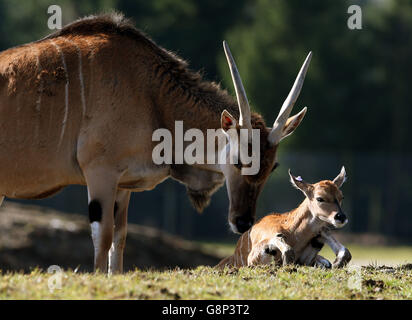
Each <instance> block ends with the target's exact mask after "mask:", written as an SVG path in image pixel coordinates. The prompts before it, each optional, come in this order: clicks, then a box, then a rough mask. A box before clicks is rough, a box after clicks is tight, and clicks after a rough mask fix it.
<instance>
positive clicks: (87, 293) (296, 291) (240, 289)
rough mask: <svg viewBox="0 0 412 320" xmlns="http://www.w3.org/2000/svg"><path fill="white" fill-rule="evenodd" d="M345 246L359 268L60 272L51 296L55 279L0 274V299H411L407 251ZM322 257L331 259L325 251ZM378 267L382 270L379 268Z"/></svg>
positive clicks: (410, 253) (218, 248) (222, 248)
mask: <svg viewBox="0 0 412 320" xmlns="http://www.w3.org/2000/svg"><path fill="white" fill-rule="evenodd" d="M202 245H203V247H204V248H205V249H206V250H210V251H212V250H213V251H214V252H215V253H217V254H219V255H221V256H226V255H228V254H231V253H232V252H233V248H234V247H233V244H223V245H222V244H219V245H216V244H213V243H203V244H202ZM348 247H349V249H350V250H351V252H352V255H353V264H354V265H360V264H363V266H362V267H356V268H352V267H347V268H344V269H340V270H324V269H315V268H311V267H299V266H287V267H276V266H262V267H255V268H241V269H239V270H235V269H225V270H223V271H221V270H217V269H214V268H210V267H198V268H196V269H191V270H182V269H175V270H167V271H156V270H135V271H134V272H129V273H126V274H124V275H116V276H110V277H108V276H106V275H102V274H97V275H95V274H86V273H75V272H73V271H66V272H63V273H62V274H61V288H60V289H55V290H53V291H50V290H49V283H51V284H52V285H53V284H56V282H53V279H56V278H57V277H56V275H54V276H53V275H51V274H48V273H47V272H43V271H41V270H38V269H35V270H34V271H32V272H31V273H30V274H22V273H3V274H0V299H235V300H236V299H412V264H411V263H409V264H406V262H407V261H409V262H411V261H412V249H411V248H410V247H362V246H355V245H353V246H348ZM322 254H323V255H324V256H325V257H328V258H329V259H333V253H332V252H331V251H328V250H325V251H322ZM384 262H385V263H387V265H388V266H379V264H382V263H384ZM401 263H404V264H403V266H401V265H400V264H401ZM365 264H366V265H365ZM396 264H397V266H396ZM389 265H390V266H389Z"/></svg>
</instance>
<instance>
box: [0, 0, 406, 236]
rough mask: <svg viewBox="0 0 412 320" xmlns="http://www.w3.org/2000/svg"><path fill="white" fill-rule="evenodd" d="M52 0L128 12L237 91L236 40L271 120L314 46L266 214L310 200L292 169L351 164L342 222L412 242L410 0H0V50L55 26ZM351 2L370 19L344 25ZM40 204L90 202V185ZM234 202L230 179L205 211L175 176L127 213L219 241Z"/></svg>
mask: <svg viewBox="0 0 412 320" xmlns="http://www.w3.org/2000/svg"><path fill="white" fill-rule="evenodd" d="M52 4H58V5H60V6H61V7H62V9H63V22H64V23H68V22H71V21H73V20H75V19H77V18H79V17H82V16H84V15H89V14H92V13H99V12H104V11H109V10H110V9H113V8H114V9H116V10H119V11H122V12H123V13H124V14H125V15H126V16H127V17H131V18H133V19H134V21H135V23H136V26H137V27H138V28H140V29H142V30H143V31H145V32H146V33H147V34H149V35H150V36H151V37H152V38H153V39H154V40H155V41H156V42H157V43H158V44H159V45H161V46H163V47H165V48H167V49H169V50H172V51H174V52H176V53H177V54H178V55H180V56H181V57H182V58H184V59H186V60H188V61H189V63H190V66H191V68H192V69H195V70H202V71H203V73H204V75H205V78H207V79H209V80H214V81H218V82H222V84H223V86H224V87H225V88H227V89H228V90H230V91H231V92H233V86H232V83H231V80H230V75H229V72H228V67H227V65H226V61H225V58H224V54H223V49H222V40H223V39H226V40H228V42H229V44H230V46H231V50H232V52H233V54H234V56H235V59H236V61H237V64H238V67H239V70H240V73H241V75H242V79H243V82H244V85H245V88H246V91H247V93H248V97H249V99H250V101H251V103H252V108H253V109H254V110H255V111H258V112H261V113H262V114H263V115H264V117H265V119H266V121H267V124H268V125H270V124H272V123H273V121H274V119H275V117H276V115H277V113H278V111H279V109H280V106H281V104H282V103H283V100H284V98H285V97H286V95H287V94H288V92H289V89H290V87H291V85H292V83H293V80H294V78H295V76H296V74H297V71H298V69H299V68H300V66H301V64H302V61H303V60H304V58H305V56H306V54H307V53H308V51H313V59H312V63H311V66H310V68H309V71H308V75H307V77H306V81H305V85H304V88H303V90H302V93H301V95H300V98H299V100H298V102H297V105H296V107H295V112H297V111H299V110H300V109H301V108H302V107H303V106H308V113H307V115H306V117H305V119H304V121H303V123H302V125H301V126H300V127H299V128H298V130H297V131H296V133H295V134H293V135H292V136H291V137H290V138H288V139H286V140H285V141H284V142H282V145H281V147H280V150H279V158H280V164H281V166H280V167H279V169H277V170H276V171H275V173H274V174H273V175H272V177H271V179H270V181H269V182H268V184H267V185H266V187H265V189H264V192H263V194H262V195H261V197H260V199H259V203H258V212H257V214H258V216H262V215H264V214H267V213H269V212H271V211H278V212H282V211H285V210H290V209H292V208H294V207H296V206H297V205H298V203H299V202H300V201H301V200H302V199H303V196H302V195H301V194H300V193H299V192H298V191H297V190H295V189H294V188H292V187H291V186H290V184H289V182H288V177H287V169H288V168H291V169H292V170H293V172H294V173H295V174H297V175H302V177H303V178H304V179H305V180H307V181H310V182H316V181H318V180H323V179H332V178H334V177H335V176H336V175H337V174H338V173H339V171H340V168H341V166H342V165H345V167H346V170H347V174H348V177H349V179H348V181H347V183H346V184H345V185H344V187H343V191H344V194H345V203H344V209H345V211H346V212H347V214H348V215H349V217H350V222H349V224H348V226H347V227H345V230H346V231H350V232H354V233H364V232H369V233H379V234H382V235H386V236H392V237H397V238H399V239H401V240H403V241H408V242H411V241H412V234H411V230H412V212H411V211H412V210H411V208H412V179H411V178H412V153H411V151H412V148H411V143H410V138H411V137H412V135H411V133H412V126H411V125H410V122H411V120H412V117H411V114H412V88H411V77H412V76H411V74H412V64H411V60H412V41H411V35H412V1H407V0H398V1H395V0H387V1H383V0H381V1H378V0H369V1H366V0H365V1H343V0H335V1H320V0H317V1H301V0H288V1H280V0H255V1H252V0H236V1H229V0H196V1H195V0H180V1H174V0H155V1H146V0H135V1H128V0H89V1H81V2H80V1H68V0H66V1H65V0H61V1H59V0H54V1H47V0H37V1H36V0H28V1H11V0H0V49H2V50H3V49H7V48H9V47H12V46H15V45H18V44H22V43H25V42H29V41H33V40H37V39H39V38H40V37H42V36H45V35H46V34H48V33H50V30H48V28H47V19H48V17H49V16H48V15H47V8H48V6H49V5H52ZM351 4H358V5H360V6H361V8H362V29H361V30H350V29H349V28H348V26H347V20H348V18H349V17H350V14H348V13H347V10H348V7H349V6H350V5H351ZM199 120H200V121H201V119H199ZM32 202H33V201H32ZM26 203H27V201H26ZM33 203H35V204H40V205H44V206H50V207H53V208H56V209H59V210H63V211H66V212H79V213H83V214H86V212H87V196H86V190H85V188H84V187H78V186H72V187H69V188H67V189H65V191H63V192H62V193H60V194H59V195H57V196H55V197H53V198H51V199H47V200H41V201H35V202H33ZM227 209H228V199H227V193H226V188H225V187H223V188H221V189H220V190H219V192H218V193H217V194H215V196H214V197H213V198H212V203H211V205H210V207H209V208H207V209H206V210H205V212H204V213H203V214H202V215H199V214H197V213H196V212H195V210H194V209H193V208H192V207H191V206H190V203H189V200H188V198H187V196H186V193H185V189H184V187H183V186H181V185H179V184H178V183H177V182H174V181H171V180H168V181H166V182H165V183H163V184H161V185H159V186H158V187H157V188H156V189H155V190H153V191H150V192H142V193H135V194H133V196H132V201H131V206H130V210H129V221H130V222H136V223H140V224H145V225H150V226H155V227H158V228H161V229H163V230H166V231H168V232H171V233H174V234H179V235H181V236H183V237H185V238H188V239H209V240H213V241H220V240H228V239H234V236H233V235H231V233H230V232H229V228H228V224H227Z"/></svg>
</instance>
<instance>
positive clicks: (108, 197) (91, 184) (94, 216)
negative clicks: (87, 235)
mask: <svg viewBox="0 0 412 320" xmlns="http://www.w3.org/2000/svg"><path fill="white" fill-rule="evenodd" d="M84 174H85V177H86V182H87V190H88V198H89V219H90V227H91V230H92V239H93V246H94V270H95V271H100V272H107V259H108V253H109V249H110V247H111V245H112V241H113V225H114V203H115V198H116V193H117V183H118V176H117V175H116V174H111V173H110V171H109V170H104V169H103V168H99V169H94V170H87V171H85V172H84Z"/></svg>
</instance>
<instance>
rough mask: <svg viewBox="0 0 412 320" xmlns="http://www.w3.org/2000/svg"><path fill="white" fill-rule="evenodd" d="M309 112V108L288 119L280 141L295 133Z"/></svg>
mask: <svg viewBox="0 0 412 320" xmlns="http://www.w3.org/2000/svg"><path fill="white" fill-rule="evenodd" d="M307 110H308V108H306V107H304V108H303V109H302V110H301V111H300V112H299V113H298V114H295V115H294V116H293V117H290V118H288V120H287V121H286V124H285V126H284V127H283V130H282V137H281V138H280V141H282V140H283V139H285V138H286V137H288V136H290V135H291V134H292V133H293V131H295V129H296V128H297V127H298V126H299V125H300V123H301V122H302V120H303V118H304V117H305V114H306V111H307Z"/></svg>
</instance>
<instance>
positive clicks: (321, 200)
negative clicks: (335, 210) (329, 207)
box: [316, 197, 325, 202]
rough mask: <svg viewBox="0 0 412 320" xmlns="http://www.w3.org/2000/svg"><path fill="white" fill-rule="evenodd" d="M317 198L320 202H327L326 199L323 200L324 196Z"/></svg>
mask: <svg viewBox="0 0 412 320" xmlns="http://www.w3.org/2000/svg"><path fill="white" fill-rule="evenodd" d="M316 200H317V201H318V202H325V200H323V198H321V197H317V198H316Z"/></svg>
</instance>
